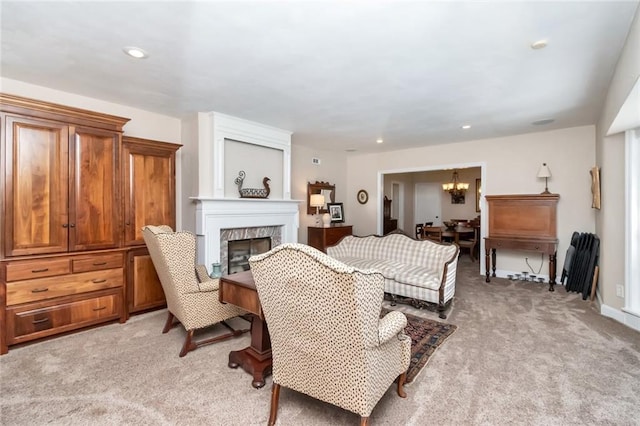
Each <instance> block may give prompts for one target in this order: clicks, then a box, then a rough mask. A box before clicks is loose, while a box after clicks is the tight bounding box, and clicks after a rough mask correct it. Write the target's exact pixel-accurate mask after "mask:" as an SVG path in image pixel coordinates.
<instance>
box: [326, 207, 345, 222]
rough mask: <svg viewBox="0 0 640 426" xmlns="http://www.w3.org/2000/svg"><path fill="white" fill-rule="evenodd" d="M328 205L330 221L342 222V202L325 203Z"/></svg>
mask: <svg viewBox="0 0 640 426" xmlns="http://www.w3.org/2000/svg"><path fill="white" fill-rule="evenodd" d="M327 206H328V207H329V216H331V223H343V222H344V210H343V207H342V203H327Z"/></svg>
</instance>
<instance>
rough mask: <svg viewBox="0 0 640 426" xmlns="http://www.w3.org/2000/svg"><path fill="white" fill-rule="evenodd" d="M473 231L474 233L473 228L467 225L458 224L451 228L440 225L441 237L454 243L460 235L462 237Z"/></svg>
mask: <svg viewBox="0 0 640 426" xmlns="http://www.w3.org/2000/svg"><path fill="white" fill-rule="evenodd" d="M473 233H474V229H473V228H472V227H469V226H462V225H458V226H456V227H453V228H448V227H446V226H443V227H442V239H443V240H444V239H447V240H449V241H453V242H454V243H456V244H457V243H458V241H459V240H460V236H461V235H462V236H463V237H464V236H466V235H468V234H473Z"/></svg>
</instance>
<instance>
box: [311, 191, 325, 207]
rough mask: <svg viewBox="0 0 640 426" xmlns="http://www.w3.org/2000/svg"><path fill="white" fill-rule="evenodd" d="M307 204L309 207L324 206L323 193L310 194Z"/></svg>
mask: <svg viewBox="0 0 640 426" xmlns="http://www.w3.org/2000/svg"><path fill="white" fill-rule="evenodd" d="M309 204H310V205H311V207H322V206H324V195H322V194H311V197H310V199H309Z"/></svg>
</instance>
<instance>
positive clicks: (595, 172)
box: [589, 167, 600, 210]
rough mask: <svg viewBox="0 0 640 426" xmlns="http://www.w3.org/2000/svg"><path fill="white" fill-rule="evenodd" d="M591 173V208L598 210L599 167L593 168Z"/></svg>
mask: <svg viewBox="0 0 640 426" xmlns="http://www.w3.org/2000/svg"><path fill="white" fill-rule="evenodd" d="M589 173H591V195H592V199H591V208H593V209H598V210H600V167H594V168H592V169H591V171H590V172H589Z"/></svg>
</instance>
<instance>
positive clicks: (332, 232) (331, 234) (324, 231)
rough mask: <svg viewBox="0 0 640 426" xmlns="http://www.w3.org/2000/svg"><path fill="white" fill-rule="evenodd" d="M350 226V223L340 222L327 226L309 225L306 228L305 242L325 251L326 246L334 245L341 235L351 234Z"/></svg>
mask: <svg viewBox="0 0 640 426" xmlns="http://www.w3.org/2000/svg"><path fill="white" fill-rule="evenodd" d="M352 228H353V227H352V226H351V225H344V224H341V223H336V224H332V225H331V226H329V227H327V228H324V227H322V226H310V227H309V228H307V244H309V245H310V246H311V247H315V248H317V249H318V250H321V251H323V252H325V253H326V252H327V247H329V246H332V245H335V244H336V243H337V242H338V241H340V240H341V239H342V237H346V236H347V235H351V233H352Z"/></svg>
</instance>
